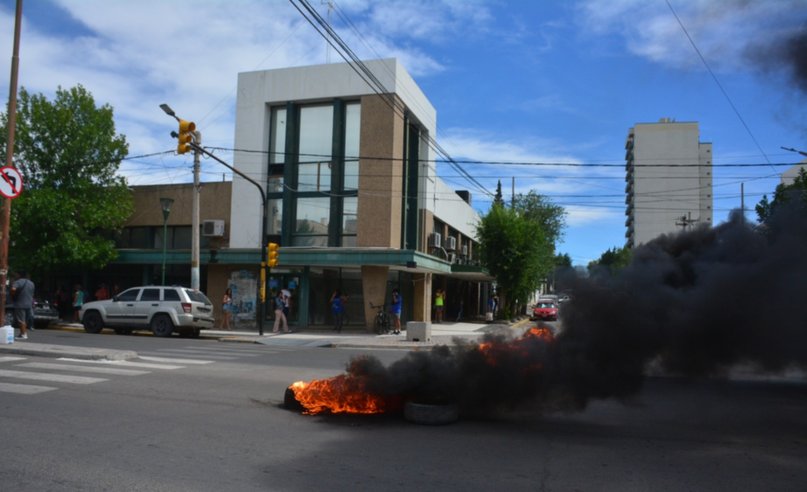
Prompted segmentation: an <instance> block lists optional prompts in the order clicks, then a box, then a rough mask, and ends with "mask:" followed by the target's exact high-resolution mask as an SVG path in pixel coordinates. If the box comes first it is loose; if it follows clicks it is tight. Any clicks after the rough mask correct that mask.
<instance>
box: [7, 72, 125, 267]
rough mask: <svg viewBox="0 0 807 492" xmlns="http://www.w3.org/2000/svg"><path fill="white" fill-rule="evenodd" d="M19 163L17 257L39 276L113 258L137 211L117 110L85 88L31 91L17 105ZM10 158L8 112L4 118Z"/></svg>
mask: <svg viewBox="0 0 807 492" xmlns="http://www.w3.org/2000/svg"><path fill="white" fill-rule="evenodd" d="M17 108H18V110H17V111H18V112H17V129H16V138H15V144H14V162H15V165H16V167H17V168H18V169H19V170H20V173H21V174H22V176H23V182H24V188H23V191H22V193H21V194H20V196H19V197H18V198H16V199H14V201H13V204H12V207H11V213H12V217H11V224H10V227H11V231H10V234H9V237H10V243H9V258H10V260H11V262H13V265H14V268H25V269H27V270H29V271H34V272H37V273H39V274H47V273H51V272H54V271H56V270H57V269H58V270H60V271H64V270H70V269H71V268H76V269H78V268H90V269H97V268H102V267H104V266H105V265H106V264H107V263H109V262H110V261H111V260H113V259H114V258H115V257H116V255H117V252H116V250H115V243H114V236H115V234H116V233H118V232H119V231H120V229H121V228H122V226H123V224H124V222H125V221H126V219H127V218H128V217H129V216H130V215H131V213H132V210H133V202H132V196H131V193H130V192H129V190H128V188H127V185H126V180H125V179H124V178H122V177H120V176H118V175H117V174H116V173H117V170H118V168H119V166H120V162H121V160H122V159H123V158H125V157H126V155H127V153H128V144H127V143H126V138H125V137H124V136H123V135H118V134H116V133H115V124H114V121H113V113H112V108H111V107H110V106H109V105H103V106H101V107H98V106H96V104H95V100H94V99H93V97H92V95H91V94H90V93H89V92H87V90H86V89H84V87H82V86H80V85H79V86H77V87H74V88H71V89H67V90H65V89H62V88H61V87H59V88H58V90H57V91H56V97H55V99H54V100H53V101H48V99H47V98H46V97H45V96H44V95H42V94H38V95H32V94H29V93H28V92H27V91H26V90H25V89H24V88H22V89H21V90H20V92H19V99H18V103H17ZM0 124H2V126H3V130H2V132H1V135H2V136H0V147H2V150H3V153H5V147H6V135H7V132H6V125H7V124H8V115H7V114H2V115H0Z"/></svg>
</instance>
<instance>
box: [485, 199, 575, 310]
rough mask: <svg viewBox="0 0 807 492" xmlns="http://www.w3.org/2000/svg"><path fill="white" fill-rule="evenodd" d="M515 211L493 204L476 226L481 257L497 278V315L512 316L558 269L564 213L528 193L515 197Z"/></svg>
mask: <svg viewBox="0 0 807 492" xmlns="http://www.w3.org/2000/svg"><path fill="white" fill-rule="evenodd" d="M514 205H515V206H514V207H513V208H508V207H506V206H504V205H503V204H500V203H496V202H495V201H494V204H493V206H492V207H491V208H490V210H489V211H488V213H487V214H486V215H485V216H484V217H482V219H481V221H480V223H479V225H478V226H477V231H476V232H477V238H478V239H479V243H480V250H481V251H480V259H481V261H482V264H483V265H484V266H485V267H486V268H487V269H488V271H489V272H490V273H491V274H492V275H493V276H495V277H496V284H497V288H498V291H499V292H498V294H499V301H500V303H501V304H502V305H503V306H504V307H503V309H502V310H501V312H503V313H505V314H506V315H508V316H510V315H513V314H515V309H516V307H517V306H518V305H519V304H523V303H525V302H526V301H527V299H528V298H529V297H530V295H531V294H532V293H533V292H535V291H536V290H537V289H538V287H539V286H540V284H541V282H543V281H544V280H545V279H546V278H547V277H548V276H549V274H550V273H551V272H552V270H553V269H554V268H555V265H556V257H555V242H556V241H557V240H558V239H559V238H560V237H561V234H562V229H563V226H564V214H565V212H564V210H563V208H562V207H559V206H556V205H554V204H552V203H550V202H549V201H548V200H546V199H545V198H544V197H542V196H540V195H537V194H536V193H534V192H530V193H528V194H527V195H517V196H516V197H515V200H514Z"/></svg>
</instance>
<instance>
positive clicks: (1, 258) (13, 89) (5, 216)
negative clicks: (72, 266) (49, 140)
mask: <svg viewBox="0 0 807 492" xmlns="http://www.w3.org/2000/svg"><path fill="white" fill-rule="evenodd" d="M21 29H22V0H17V11H16V17H15V18H14V47H13V51H12V55H11V83H10V84H9V87H8V139H7V140H6V166H13V165H14V131H15V129H16V126H17V78H18V73H19V65H20V30H21ZM0 219H2V227H0V234H2V237H0V326H5V325H6V321H5V319H6V282H7V281H8V243H9V238H8V235H9V232H10V230H11V227H10V226H11V198H6V199H4V200H3V213H2V215H0Z"/></svg>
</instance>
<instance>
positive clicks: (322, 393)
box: [289, 374, 395, 415]
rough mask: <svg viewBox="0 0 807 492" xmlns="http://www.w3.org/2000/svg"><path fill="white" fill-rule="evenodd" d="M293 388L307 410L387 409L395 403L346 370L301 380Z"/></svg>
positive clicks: (366, 411)
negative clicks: (375, 393) (318, 377)
mask: <svg viewBox="0 0 807 492" xmlns="http://www.w3.org/2000/svg"><path fill="white" fill-rule="evenodd" d="M289 388H290V389H291V390H292V391H293V392H294V398H295V399H296V400H297V401H298V402H299V403H300V405H301V406H302V407H303V408H304V411H303V413H304V414H307V415H317V414H321V413H359V414H374V413H385V412H388V411H390V410H392V409H393V408H394V407H395V404H394V401H392V400H391V399H390V398H384V397H382V396H379V395H374V394H371V393H368V392H367V391H365V390H364V388H363V387H362V385H361V384H359V382H358V381H357V380H356V379H354V378H349V377H348V376H347V375H346V374H342V375H339V376H335V377H332V378H329V379H318V380H314V381H309V382H307V383H306V382H305V381H297V382H296V383H293V384H292V385H291V386H289Z"/></svg>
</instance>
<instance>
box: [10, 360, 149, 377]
mask: <svg viewBox="0 0 807 492" xmlns="http://www.w3.org/2000/svg"><path fill="white" fill-rule="evenodd" d="M17 367H26V368H29V369H53V370H56V371H72V372H87V373H95V374H111V375H115V376H141V375H143V374H148V373H149V372H151V371H138V370H135V369H118V368H116V367H97V366H96V367H87V366H76V365H73V364H54V363H51V362H26V363H25V364H18V366H17Z"/></svg>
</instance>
